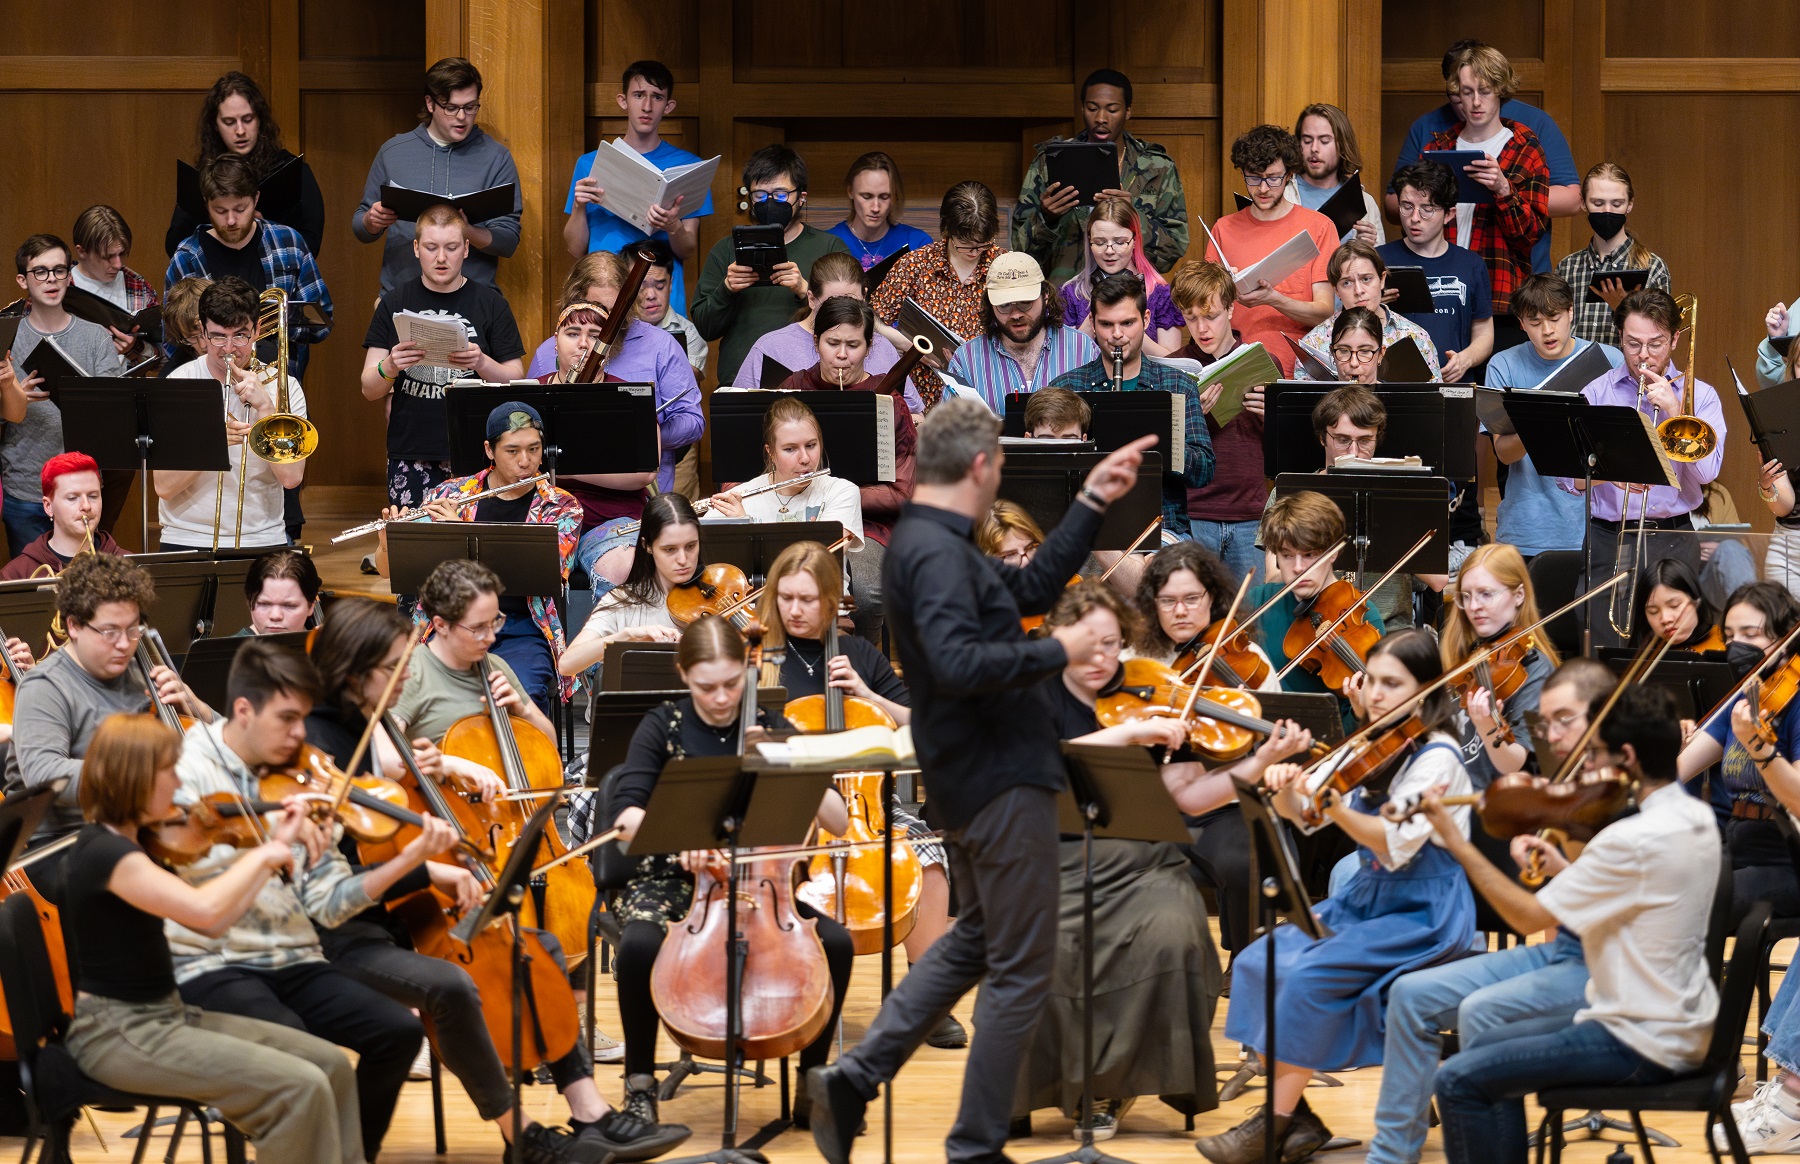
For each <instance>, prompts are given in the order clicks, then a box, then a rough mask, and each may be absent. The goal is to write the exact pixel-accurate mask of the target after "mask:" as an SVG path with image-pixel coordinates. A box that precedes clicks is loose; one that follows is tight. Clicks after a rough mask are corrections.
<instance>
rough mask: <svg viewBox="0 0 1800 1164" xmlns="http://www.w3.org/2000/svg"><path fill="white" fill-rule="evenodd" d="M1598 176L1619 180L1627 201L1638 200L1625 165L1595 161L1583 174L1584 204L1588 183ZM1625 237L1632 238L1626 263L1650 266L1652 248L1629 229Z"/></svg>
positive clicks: (1605, 180) (1584, 202) (1603, 180)
mask: <svg viewBox="0 0 1800 1164" xmlns="http://www.w3.org/2000/svg"><path fill="white" fill-rule="evenodd" d="M1596 178H1598V179H1600V180H1601V181H1602V182H1617V183H1618V184H1619V185H1621V186H1623V187H1625V200H1626V201H1627V202H1634V201H1636V200H1637V191H1636V190H1635V189H1633V188H1632V185H1631V175H1630V174H1627V173H1626V172H1625V167H1624V166H1621V165H1620V164H1619V163H1617V162H1595V163H1594V164H1593V165H1592V166H1590V167H1589V168H1588V172H1587V173H1585V174H1583V175H1582V176H1581V201H1582V204H1583V205H1584V206H1585V205H1586V204H1587V196H1588V183H1589V182H1592V181H1593V180H1594V179H1596ZM1625 237H1626V238H1627V239H1630V240H1631V241H1630V244H1629V245H1630V247H1631V249H1630V250H1628V251H1626V252H1625V265H1626V266H1627V267H1630V268H1632V269H1634V270H1639V269H1642V268H1644V267H1648V266H1649V265H1650V260H1651V259H1652V258H1653V257H1654V256H1653V255H1651V253H1650V248H1649V247H1647V246H1645V245H1644V244H1643V243H1641V242H1639V241H1638V237H1637V235H1635V234H1632V233H1631V231H1629V230H1627V231H1626V232H1625Z"/></svg>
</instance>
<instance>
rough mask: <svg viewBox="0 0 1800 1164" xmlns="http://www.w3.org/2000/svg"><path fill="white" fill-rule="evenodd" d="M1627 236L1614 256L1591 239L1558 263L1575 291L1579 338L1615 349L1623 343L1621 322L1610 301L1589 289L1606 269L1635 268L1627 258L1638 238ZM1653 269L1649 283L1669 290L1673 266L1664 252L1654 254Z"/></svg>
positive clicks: (1557, 267) (1650, 265) (1560, 273)
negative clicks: (1615, 315) (1662, 254)
mask: <svg viewBox="0 0 1800 1164" xmlns="http://www.w3.org/2000/svg"><path fill="white" fill-rule="evenodd" d="M1625 239H1626V242H1625V245H1624V246H1622V247H1620V248H1618V249H1617V250H1615V251H1614V252H1613V253H1612V254H1610V255H1602V254H1601V253H1600V252H1599V251H1596V250H1595V249H1594V244H1593V242H1592V241H1591V240H1590V241H1589V242H1588V245H1587V246H1585V247H1582V248H1581V249H1580V250H1578V251H1574V252H1572V253H1570V254H1568V255H1565V256H1563V261H1562V262H1560V263H1558V264H1556V273H1557V274H1558V275H1560V276H1562V278H1563V279H1564V280H1565V281H1566V282H1567V283H1568V284H1569V289H1570V290H1571V291H1573V292H1575V329H1574V331H1575V336H1576V338H1577V339H1584V340H1593V341H1594V342H1595V343H1597V344H1611V345H1612V346H1613V347H1615V348H1616V347H1618V346H1619V325H1618V324H1617V323H1615V322H1613V309H1612V308H1610V307H1608V306H1607V305H1606V300H1604V299H1602V298H1600V297H1599V296H1598V295H1596V294H1594V293H1593V292H1592V291H1590V290H1588V284H1589V283H1591V282H1592V281H1593V279H1594V276H1595V275H1598V274H1600V273H1601V272H1602V271H1626V270H1630V269H1631V264H1630V263H1629V262H1627V261H1626V259H1627V256H1629V255H1630V254H1631V244H1632V243H1633V242H1635V241H1637V240H1636V239H1634V238H1632V237H1631V235H1630V234H1629V233H1628V234H1626V236H1625ZM1649 271H1650V282H1649V283H1648V286H1651V287H1661V288H1662V289H1663V290H1664V291H1667V290H1669V267H1668V264H1666V263H1664V262H1663V261H1662V257H1661V256H1660V255H1654V254H1653V255H1651V256H1650V263H1649Z"/></svg>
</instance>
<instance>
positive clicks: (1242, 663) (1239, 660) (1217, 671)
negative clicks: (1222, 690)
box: [1173, 618, 1269, 690]
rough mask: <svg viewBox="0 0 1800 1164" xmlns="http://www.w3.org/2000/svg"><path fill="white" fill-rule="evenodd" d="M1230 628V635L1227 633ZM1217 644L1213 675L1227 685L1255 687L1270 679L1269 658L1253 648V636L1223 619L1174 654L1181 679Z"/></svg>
mask: <svg viewBox="0 0 1800 1164" xmlns="http://www.w3.org/2000/svg"><path fill="white" fill-rule="evenodd" d="M1227 628H1229V630H1230V632H1231V633H1230V634H1226V630H1227ZM1221 638H1222V639H1223V640H1224V641H1223V642H1221V641H1220V640H1221ZM1215 645H1216V646H1217V653H1216V654H1215V655H1214V656H1213V663H1212V674H1213V675H1216V676H1218V678H1219V679H1220V680H1221V681H1222V682H1223V683H1224V685H1225V686H1227V687H1243V688H1246V689H1249V690H1255V689H1257V688H1260V687H1261V686H1262V685H1263V683H1264V682H1265V681H1267V680H1268V678H1269V661H1268V660H1267V659H1265V658H1263V657H1262V656H1261V655H1259V654H1257V653H1256V652H1255V651H1254V650H1252V649H1251V646H1250V636H1249V635H1248V633H1246V631H1245V629H1244V627H1243V626H1241V625H1239V624H1237V623H1235V622H1232V621H1231V620H1229V619H1223V618H1221V619H1215V620H1214V621H1213V622H1211V623H1209V624H1208V625H1207V628H1206V629H1205V630H1203V631H1201V632H1200V634H1199V635H1198V637H1196V638H1195V639H1194V641H1193V642H1192V643H1191V644H1190V645H1189V646H1188V647H1187V649H1186V650H1184V651H1182V652H1181V653H1180V654H1178V655H1176V656H1175V662H1174V664H1173V666H1174V668H1175V670H1176V671H1178V672H1180V673H1181V677H1182V678H1184V679H1185V678H1187V677H1188V675H1189V673H1191V672H1192V671H1194V670H1195V669H1196V668H1197V667H1199V666H1200V661H1201V660H1202V659H1203V658H1205V657H1206V653H1207V651H1208V650H1209V649H1211V648H1213V647H1214V646H1215Z"/></svg>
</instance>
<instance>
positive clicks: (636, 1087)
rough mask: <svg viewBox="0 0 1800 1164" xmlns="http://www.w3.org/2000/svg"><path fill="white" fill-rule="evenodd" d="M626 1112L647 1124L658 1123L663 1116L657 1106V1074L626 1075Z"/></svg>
mask: <svg viewBox="0 0 1800 1164" xmlns="http://www.w3.org/2000/svg"><path fill="white" fill-rule="evenodd" d="M625 1114H626V1115H630V1116H635V1117H637V1118H638V1119H640V1120H643V1121H644V1122H645V1123H647V1124H654V1123H657V1122H658V1121H659V1120H660V1119H661V1118H662V1117H661V1115H660V1114H659V1112H658V1108H657V1101H656V1076H654V1075H627V1076H626V1077H625Z"/></svg>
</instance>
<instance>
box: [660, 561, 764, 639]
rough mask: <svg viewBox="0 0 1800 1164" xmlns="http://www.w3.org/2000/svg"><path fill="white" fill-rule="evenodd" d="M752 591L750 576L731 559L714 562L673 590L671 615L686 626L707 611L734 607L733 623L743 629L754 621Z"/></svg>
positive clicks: (673, 619) (725, 609) (672, 619)
mask: <svg viewBox="0 0 1800 1164" xmlns="http://www.w3.org/2000/svg"><path fill="white" fill-rule="evenodd" d="M752 595H753V591H752V590H751V588H750V580H749V578H747V577H745V575H744V572H743V571H742V570H741V569H739V568H738V567H736V566H734V565H732V564H731V563H730V562H714V563H713V564H712V565H710V566H707V567H704V568H703V569H701V570H700V572H699V573H697V574H695V575H694V576H693V577H692V578H690V579H688V580H687V581H686V582H683V583H682V584H681V585H679V586H676V587H674V588H673V589H671V590H670V591H669V596H668V600H667V603H668V608H669V618H670V620H671V621H673V622H674V623H675V625H676V626H681V627H685V626H690V625H692V624H693V623H694V622H695V621H696V620H697V619H699V618H701V617H702V616H703V615H708V614H715V615H716V614H723V613H725V612H726V611H727V610H732V613H731V614H730V615H729V617H730V618H731V622H732V625H733V626H735V627H737V628H738V629H739V630H740V631H741V630H743V629H744V626H745V625H746V624H747V623H748V622H749V621H750V612H749V599H750V598H751V597H752ZM733 608H736V609H733Z"/></svg>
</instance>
